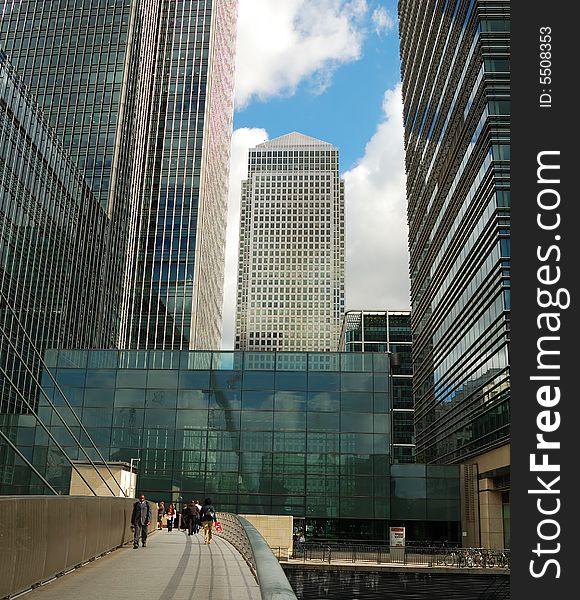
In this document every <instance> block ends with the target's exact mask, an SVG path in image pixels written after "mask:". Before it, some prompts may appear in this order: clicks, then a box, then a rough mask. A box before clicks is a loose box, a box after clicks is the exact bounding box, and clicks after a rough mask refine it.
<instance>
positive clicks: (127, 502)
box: [0, 496, 157, 598]
mask: <svg viewBox="0 0 580 600" xmlns="http://www.w3.org/2000/svg"><path fill="white" fill-rule="evenodd" d="M134 503H135V499H134V498H112V497H89V496H3V497H0V548H1V552H0V598H6V597H9V596H13V595H16V594H18V593H20V592H23V591H26V590H28V589H30V588H33V587H35V586H37V585H39V584H40V583H43V582H45V581H48V580H50V579H52V578H54V577H57V576H58V575H61V574H64V573H66V572H68V571H70V570H72V569H74V568H76V567H78V566H81V565H83V564H85V563H87V562H89V561H91V560H94V559H95V558H97V557H98V556H101V555H103V554H106V553H107V552H110V551H111V550H114V549H115V548H118V547H120V546H123V545H125V544H127V543H129V542H131V541H132V539H133V533H132V531H131V514H132V511H133V504H134ZM151 509H152V512H153V515H154V517H153V519H152V523H151V525H150V530H151V531H153V530H154V529H155V528H156V526H157V519H156V514H157V512H156V511H157V505H156V504H155V503H151Z"/></svg>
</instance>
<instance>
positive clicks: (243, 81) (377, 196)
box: [222, 0, 410, 350]
mask: <svg viewBox="0 0 580 600" xmlns="http://www.w3.org/2000/svg"><path fill="white" fill-rule="evenodd" d="M396 5H397V2H396V0H240V3H239V17H238V37H237V54H236V76H235V77H236V79H235V111H234V131H233V137H232V147H231V161H230V182H229V198H228V202H229V208H228V231H227V243H226V271H225V293H224V307H223V314H224V321H223V338H222V349H224V350H231V349H232V348H233V346H234V322H235V302H236V282H237V260H238V242H239V232H238V228H239V210H240V190H241V182H242V180H243V179H245V178H246V177H247V155H248V150H249V148H252V147H254V146H256V145H257V144H259V143H261V142H263V141H265V140H267V139H272V138H274V137H278V136H280V135H284V134H286V133H290V132H292V131H298V132H300V133H303V134H305V135H309V136H311V137H314V138H317V139H320V140H323V141H326V142H330V143H332V144H334V145H335V146H337V147H338V150H339V156H340V175H341V177H342V178H343V179H344V180H345V206H346V218H345V221H346V223H345V229H346V231H345V236H346V266H345V302H346V310H356V309H369V310H373V309H374V310H385V309H390V310H408V309H409V306H410V303H409V285H410V284H409V266H408V265H409V256H408V249H407V231H408V229H407V218H406V200H405V169H404V148H403V110H402V99H401V85H400V62H399V40H398V31H397V6H396Z"/></svg>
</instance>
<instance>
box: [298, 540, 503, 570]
mask: <svg viewBox="0 0 580 600" xmlns="http://www.w3.org/2000/svg"><path fill="white" fill-rule="evenodd" d="M292 557H293V558H294V559H298V560H300V559H302V560H303V561H304V562H306V561H320V562H326V563H328V564H330V563H331V562H332V561H334V562H338V561H340V562H353V563H354V562H372V563H377V564H385V563H395V564H406V565H409V564H415V565H422V566H428V567H441V566H445V567H457V568H482V569H483V568H499V569H506V570H509V569H510V559H511V552H510V550H496V549H490V548H457V547H446V546H414V547H413V546H412V547H406V548H398V547H392V548H391V547H390V546H388V545H371V544H366V545H365V544H358V543H356V544H337V543H333V544H322V543H317V542H305V543H304V544H302V546H301V547H295V548H294V551H293V553H292Z"/></svg>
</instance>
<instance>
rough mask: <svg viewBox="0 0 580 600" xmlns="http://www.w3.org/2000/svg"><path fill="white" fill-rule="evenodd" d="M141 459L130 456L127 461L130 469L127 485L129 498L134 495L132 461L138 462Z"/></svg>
mask: <svg viewBox="0 0 580 600" xmlns="http://www.w3.org/2000/svg"><path fill="white" fill-rule="evenodd" d="M140 460H141V459H140V458H131V459H130V461H129V464H130V465H131V466H130V470H131V475H130V476H131V485H130V487H129V497H130V498H134V496H135V486H134V485H133V463H134V462H139V461H140Z"/></svg>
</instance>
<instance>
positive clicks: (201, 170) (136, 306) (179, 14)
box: [122, 0, 237, 349]
mask: <svg viewBox="0 0 580 600" xmlns="http://www.w3.org/2000/svg"><path fill="white" fill-rule="evenodd" d="M161 5H162V10H161V16H160V28H159V36H158V40H157V53H158V54H157V59H156V65H155V80H154V93H153V107H152V111H151V125H150V131H151V137H150V149H149V152H148V156H147V163H146V167H145V187H144V190H143V200H142V203H141V214H140V221H139V225H138V232H137V246H136V259H137V260H136V263H135V270H134V272H133V275H132V279H131V281H130V289H131V290H132V292H133V294H132V301H131V302H129V304H128V306H127V310H128V318H127V322H126V326H125V327H124V328H123V331H122V339H123V343H124V344H125V345H126V346H127V347H131V348H148V349H156V348H166V349H172V348H173V349H211V348H218V347H219V344H220V340H221V312H222V299H223V278H224V265H225V237H226V219H227V188H228V173H229V156H230V154H229V153H230V141H231V133H232V118H233V86H234V57H235V41H236V20H237V0H206V1H205V2H204V1H203V0H186V1H183V2H170V1H167V0H165V1H164V2H162V3H161ZM127 297H130V296H127Z"/></svg>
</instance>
